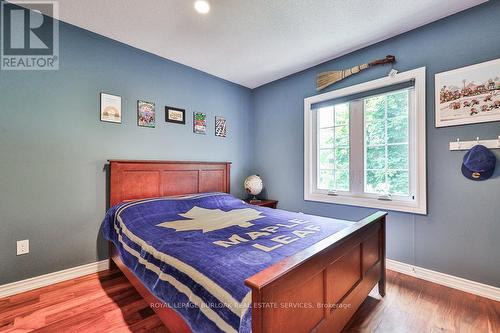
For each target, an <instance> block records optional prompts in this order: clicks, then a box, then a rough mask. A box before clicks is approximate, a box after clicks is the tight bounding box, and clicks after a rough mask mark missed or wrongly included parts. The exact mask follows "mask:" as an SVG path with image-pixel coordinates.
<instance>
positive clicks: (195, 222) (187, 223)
mask: <svg viewBox="0 0 500 333" xmlns="http://www.w3.org/2000/svg"><path fill="white" fill-rule="evenodd" d="M178 215H179V216H182V217H185V218H188V219H190V220H177V221H171V222H163V223H160V224H157V225H156V226H158V227H164V228H171V229H175V231H194V230H202V231H203V233H205V232H208V231H214V230H219V229H224V228H228V227H232V226H240V227H242V228H248V227H251V226H253V223H250V221H253V220H257V219H260V218H263V217H264V216H263V215H261V212H259V211H257V210H255V209H252V208H243V209H233V210H230V211H228V212H225V211H223V210H220V209H206V208H201V207H197V206H195V207H193V208H191V209H190V210H189V211H188V212H186V213H183V214H178Z"/></svg>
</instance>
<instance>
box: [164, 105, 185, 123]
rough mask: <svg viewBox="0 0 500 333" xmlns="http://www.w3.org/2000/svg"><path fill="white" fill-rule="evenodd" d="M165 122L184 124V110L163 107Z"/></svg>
mask: <svg viewBox="0 0 500 333" xmlns="http://www.w3.org/2000/svg"><path fill="white" fill-rule="evenodd" d="M165 121H167V122H169V123H176V124H183V125H184V124H186V110H184V109H179V108H174V107H172V106H165Z"/></svg>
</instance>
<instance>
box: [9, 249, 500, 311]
mask: <svg viewBox="0 0 500 333" xmlns="http://www.w3.org/2000/svg"><path fill="white" fill-rule="evenodd" d="M108 268H109V260H107V259H106V260H102V261H97V262H93V263H90V264H86V265H82V266H78V267H73V268H69V269H65V270H62V271H59V272H54V273H49V274H45V275H41V276H36V277H33V278H30V279H26V280H21V281H17V282H12V283H9V284H4V285H3V286H0V298H3V297H8V296H11V295H15V294H19V293H22V292H25V291H29V290H33V289H37V288H41V287H45V286H48V285H51V284H54V283H58V282H62V281H67V280H71V279H75V278H78V277H81V276H84V275H88V274H92V273H97V272H100V271H104V270H106V269H108ZM386 268H387V269H390V270H392V271H396V272H399V273H403V274H406V275H410V276H413V277H416V278H419V279H422V280H426V281H430V282H434V283H437V284H440V285H443V286H446V287H450V288H454V289H458V290H461V291H465V292H468V293H471V294H474V295H478V296H482V297H486V298H489V299H492V300H495V301H499V302H500V288H497V287H493V286H489V285H486V284H482V283H478V282H474V281H471V280H466V279H463V278H459V277H456V276H452V275H448V274H444V273H440V272H436V271H432V270H430V269H426V268H422V267H418V266H413V265H409V264H405V263H402V262H399V261H396V260H391V259H387V260H386Z"/></svg>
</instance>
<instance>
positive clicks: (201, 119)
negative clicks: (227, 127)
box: [193, 112, 207, 134]
mask: <svg viewBox="0 0 500 333" xmlns="http://www.w3.org/2000/svg"><path fill="white" fill-rule="evenodd" d="M193 132H194V133H196V134H206V133H207V115H206V114H205V113H202V112H194V113H193Z"/></svg>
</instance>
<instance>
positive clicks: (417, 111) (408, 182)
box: [304, 68, 427, 214]
mask: <svg viewBox="0 0 500 333" xmlns="http://www.w3.org/2000/svg"><path fill="white" fill-rule="evenodd" d="M304 106H305V108H304V112H305V113H304V115H305V118H304V119H305V127H304V129H305V131H304V143H305V145H304V147H305V154H304V158H305V160H304V166H305V174H304V180H305V181H304V185H305V188H304V197H305V199H306V200H312V201H321V202H332V203H339V204H348V205H356V206H365V207H373V208H381V209H388V210H397V211H406V212H414V213H421V214H426V213H427V211H426V209H427V208H426V179H425V68H420V69H416V70H413V71H408V72H405V73H400V74H397V75H396V76H395V77H386V78H382V79H379V80H375V81H371V82H367V83H363V84H360V85H356V86H352V87H348V88H344V89H340V90H336V91H331V92H328V93H325V94H321V95H316V96H313V97H309V98H306V99H305V100H304Z"/></svg>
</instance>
